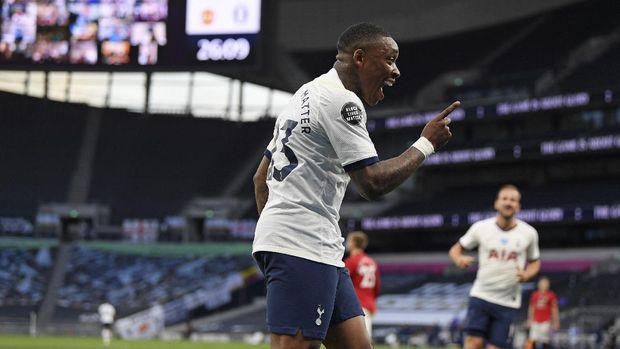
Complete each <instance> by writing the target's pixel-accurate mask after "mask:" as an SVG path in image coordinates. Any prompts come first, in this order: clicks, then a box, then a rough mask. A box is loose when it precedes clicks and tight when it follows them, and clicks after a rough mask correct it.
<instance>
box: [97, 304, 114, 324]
mask: <svg viewBox="0 0 620 349" xmlns="http://www.w3.org/2000/svg"><path fill="white" fill-rule="evenodd" d="M97 310H98V311H99V320H101V323H102V324H111V323H113V322H114V316H115V315H116V309H114V306H113V305H112V304H110V303H103V304H101V305H100V306H99V309H97Z"/></svg>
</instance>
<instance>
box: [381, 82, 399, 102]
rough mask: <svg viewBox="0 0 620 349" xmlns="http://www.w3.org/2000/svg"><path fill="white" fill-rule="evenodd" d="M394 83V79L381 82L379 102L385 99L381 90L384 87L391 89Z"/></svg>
mask: <svg viewBox="0 0 620 349" xmlns="http://www.w3.org/2000/svg"><path fill="white" fill-rule="evenodd" d="M395 83H396V80H394V79H387V80H385V81H383V85H381V86H380V87H379V100H380V101H381V100H383V98H384V97H385V94H384V93H383V88H384V87H392V86H394V84H395Z"/></svg>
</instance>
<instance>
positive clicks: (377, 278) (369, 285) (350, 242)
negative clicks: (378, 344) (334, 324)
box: [344, 231, 381, 339]
mask: <svg viewBox="0 0 620 349" xmlns="http://www.w3.org/2000/svg"><path fill="white" fill-rule="evenodd" d="M366 246H368V236H367V235H366V234H364V233H363V232H361V231H353V232H350V233H349V234H348V235H347V240H346V247H347V250H348V251H349V257H347V258H346V259H345V260H344V265H345V266H346V267H347V269H348V270H349V274H350V275H351V281H352V282H353V288H355V293H356V294H357V298H358V299H359V301H360V303H361V305H362V310H363V311H364V320H365V322H366V330H367V331H368V335H369V336H370V338H371V339H372V316H373V315H374V313H375V311H376V310H377V306H376V302H375V301H376V299H377V295H379V290H380V289H381V275H380V274H379V267H378V266H377V263H376V262H375V261H374V259H372V258H371V257H370V256H369V255H367V254H366V252H365V250H366Z"/></svg>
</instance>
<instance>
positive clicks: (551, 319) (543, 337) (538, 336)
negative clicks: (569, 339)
mask: <svg viewBox="0 0 620 349" xmlns="http://www.w3.org/2000/svg"><path fill="white" fill-rule="evenodd" d="M527 324H528V326H529V328H530V335H529V340H530V341H531V344H532V346H533V347H534V348H537V349H538V348H545V349H547V348H548V347H549V341H550V340H551V329H553V330H556V331H557V330H559V329H560V315H559V311H558V299H557V297H556V295H555V292H553V291H551V290H550V289H549V279H548V278H547V277H546V276H542V277H541V278H540V279H538V290H536V291H534V292H532V295H531V296H530V306H529V308H528V312H527Z"/></svg>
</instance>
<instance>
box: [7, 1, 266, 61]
mask: <svg viewBox="0 0 620 349" xmlns="http://www.w3.org/2000/svg"><path fill="white" fill-rule="evenodd" d="M261 2H262V1H261V0H235V1H221V0H184V1H181V0H174V1H173V0H4V1H1V2H0V3H1V4H2V5H1V15H0V21H1V36H0V68H2V69H40V70H63V69H71V70H112V69H115V70H116V69H119V68H125V69H126V70H158V69H161V70H200V69H210V68H215V67H217V68H224V69H225V68H226V67H232V68H238V67H241V66H243V67H253V66H255V65H256V64H257V63H258V54H259V52H260V45H259V43H260V39H261V33H262V30H261V29H262V26H261V18H262V13H261V11H262V6H261V5H263V4H262V3H261Z"/></svg>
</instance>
